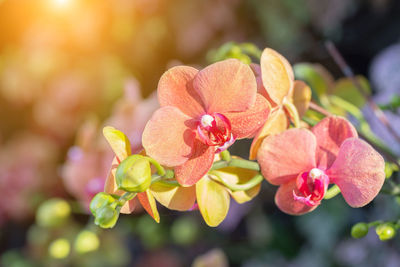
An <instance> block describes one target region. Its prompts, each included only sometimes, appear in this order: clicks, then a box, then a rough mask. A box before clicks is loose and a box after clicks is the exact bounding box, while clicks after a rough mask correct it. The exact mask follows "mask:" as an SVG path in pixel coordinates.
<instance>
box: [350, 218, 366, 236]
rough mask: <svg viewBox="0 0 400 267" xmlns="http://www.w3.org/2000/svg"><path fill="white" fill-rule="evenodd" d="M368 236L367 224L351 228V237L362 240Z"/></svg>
mask: <svg viewBox="0 0 400 267" xmlns="http://www.w3.org/2000/svg"><path fill="white" fill-rule="evenodd" d="M367 234H368V225H367V224H366V223H363V222H361V223H357V224H355V225H353V227H352V228H351V236H352V237H354V238H362V237H364V236H366V235H367Z"/></svg>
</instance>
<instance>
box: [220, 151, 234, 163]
mask: <svg viewBox="0 0 400 267" xmlns="http://www.w3.org/2000/svg"><path fill="white" fill-rule="evenodd" d="M220 156H221V159H222V160H225V161H228V162H229V161H231V159H232V158H231V153H229V151H228V150H224V151H222V152H221V153H220Z"/></svg>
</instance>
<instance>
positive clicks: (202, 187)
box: [196, 175, 230, 227]
mask: <svg viewBox="0 0 400 267" xmlns="http://www.w3.org/2000/svg"><path fill="white" fill-rule="evenodd" d="M196 197H197V203H198V205H199V210H200V212H201V215H202V216H203V218H204V221H205V222H206V223H207V224H208V225H209V226H211V227H215V226H218V225H219V224H220V223H221V222H222V221H223V220H224V219H225V217H226V215H227V214H228V210H229V204H230V196H229V193H228V191H227V190H226V188H225V187H224V186H222V185H221V184H219V183H217V182H214V181H213V180H212V179H210V177H209V176H208V175H206V176H204V177H203V178H202V179H200V180H199V181H198V182H197V184H196Z"/></svg>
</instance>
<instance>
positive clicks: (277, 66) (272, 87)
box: [250, 48, 311, 159]
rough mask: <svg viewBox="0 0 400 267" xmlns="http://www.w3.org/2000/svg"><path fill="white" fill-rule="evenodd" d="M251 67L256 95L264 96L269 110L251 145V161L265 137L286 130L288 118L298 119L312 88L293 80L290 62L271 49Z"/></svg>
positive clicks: (306, 104)
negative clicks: (270, 108) (268, 104)
mask: <svg viewBox="0 0 400 267" xmlns="http://www.w3.org/2000/svg"><path fill="white" fill-rule="evenodd" d="M251 68H252V70H253V72H254V74H255V76H256V80H257V90H258V93H260V94H261V95H263V96H264V97H265V98H266V99H267V100H268V101H269V103H270V104H271V107H272V110H271V114H270V116H269V118H268V120H267V121H266V123H265V124H264V126H263V127H261V129H260V130H259V132H258V133H257V134H256V136H255V137H254V140H253V143H252V144H251V148H250V159H255V158H256V156H257V151H258V149H259V147H260V145H261V142H262V140H264V138H265V137H266V136H268V135H271V134H277V133H280V132H282V131H284V130H286V129H287V128H288V126H289V122H290V118H292V119H298V118H301V117H302V116H303V115H304V114H305V112H306V110H307V109H308V105H309V103H310V100H311V89H310V87H309V86H308V85H307V84H305V83H304V82H302V81H296V80H294V73H293V69H292V67H291V65H290V64H289V62H288V61H287V60H286V59H285V58H284V57H283V56H282V55H281V54H279V53H278V52H276V51H275V50H272V49H270V48H266V49H264V51H263V52H262V54H261V59H260V65H258V64H251ZM294 109H295V110H294ZM293 113H297V114H293ZM295 117H297V118H295Z"/></svg>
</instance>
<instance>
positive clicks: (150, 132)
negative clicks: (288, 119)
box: [142, 106, 195, 166]
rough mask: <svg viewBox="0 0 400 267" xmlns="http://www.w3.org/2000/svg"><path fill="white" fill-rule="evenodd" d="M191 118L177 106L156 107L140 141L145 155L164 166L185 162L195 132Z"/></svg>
mask: <svg viewBox="0 0 400 267" xmlns="http://www.w3.org/2000/svg"><path fill="white" fill-rule="evenodd" d="M190 120H191V118H190V117H189V116H187V115H185V114H184V113H182V112H181V111H180V110H179V109H178V108H176V107H172V106H167V107H162V108H160V109H158V110H157V111H156V112H155V113H154V114H153V116H152V117H151V119H150V121H149V122H148V123H147V125H146V127H145V129H144V132H143V135H142V143H143V147H144V148H145V150H146V153H147V155H149V156H150V157H152V158H154V159H155V160H157V161H158V162H159V163H160V164H162V165H166V166H178V165H181V164H183V163H185V162H186V161H187V160H188V159H189V158H190V156H191V154H192V146H193V141H194V138H195V132H194V131H193V130H192V129H191V128H190V123H191V122H190Z"/></svg>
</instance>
